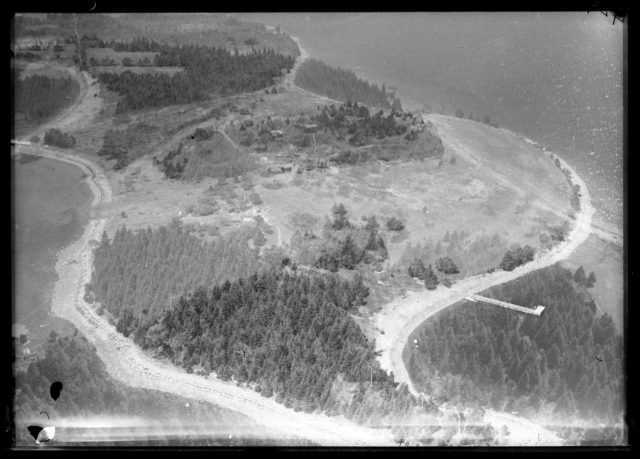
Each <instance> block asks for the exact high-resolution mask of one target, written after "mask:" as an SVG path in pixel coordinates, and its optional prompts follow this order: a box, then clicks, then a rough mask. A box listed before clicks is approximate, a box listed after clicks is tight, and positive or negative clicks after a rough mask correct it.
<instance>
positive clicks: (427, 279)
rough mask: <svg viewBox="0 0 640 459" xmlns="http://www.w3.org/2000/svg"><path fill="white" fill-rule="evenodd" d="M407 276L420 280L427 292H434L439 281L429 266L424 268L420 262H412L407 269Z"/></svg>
mask: <svg viewBox="0 0 640 459" xmlns="http://www.w3.org/2000/svg"><path fill="white" fill-rule="evenodd" d="M407 272H408V274H409V276H411V277H415V278H417V279H420V280H421V281H423V282H424V286H425V287H426V288H427V289H429V290H435V289H436V287H437V286H438V284H439V283H440V281H439V280H438V276H437V275H436V273H435V272H433V269H432V268H431V265H428V266H425V265H424V263H422V260H414V261H413V263H411V264H410V265H409V268H408V269H407Z"/></svg>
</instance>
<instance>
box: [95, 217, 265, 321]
mask: <svg viewBox="0 0 640 459" xmlns="http://www.w3.org/2000/svg"><path fill="white" fill-rule="evenodd" d="M191 230H192V228H191V227H189V226H185V225H182V224H181V223H180V221H179V220H174V221H173V222H172V223H171V224H170V225H168V226H163V227H160V228H159V229H158V230H155V231H153V230H151V229H150V228H149V229H146V230H142V231H139V232H137V233H134V232H133V231H131V230H129V229H126V228H124V227H122V228H120V229H119V230H118V231H117V232H116V233H115V235H114V236H113V240H109V238H108V237H107V235H106V234H104V235H103V237H102V240H101V241H100V244H99V245H98V247H97V248H96V249H95V262H94V272H93V276H92V278H91V282H90V283H89V284H88V286H87V298H88V299H89V300H91V301H93V300H94V299H95V300H96V301H99V302H100V305H101V308H104V309H106V311H108V312H109V313H110V314H111V315H112V316H114V317H116V318H119V317H121V314H124V310H125V309H124V305H127V308H129V309H128V310H129V311H130V312H132V313H133V317H134V318H135V319H136V321H137V320H139V321H141V322H145V321H148V320H149V319H150V318H151V317H152V316H154V315H155V314H157V313H159V312H161V311H162V310H164V309H166V308H168V307H169V306H170V304H171V302H172V301H173V300H174V299H177V298H178V297H179V296H180V295H182V294H187V293H188V292H191V291H193V290H195V288H196V287H200V286H202V285H213V284H217V283H222V282H224V281H226V280H234V279H238V278H241V277H247V276H249V275H251V274H253V273H254V272H255V271H256V270H257V269H258V268H259V267H260V262H259V259H258V251H259V250H258V249H252V248H250V247H249V244H248V241H249V239H250V238H252V237H253V236H254V233H253V232H251V231H248V230H247V231H240V232H235V233H231V234H230V235H229V236H226V237H221V238H220V239H219V240H218V241H216V242H210V243H207V242H204V241H202V240H201V239H199V238H198V237H197V236H195V235H194V234H193V233H192V231H191Z"/></svg>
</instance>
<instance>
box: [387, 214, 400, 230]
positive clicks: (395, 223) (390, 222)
mask: <svg viewBox="0 0 640 459" xmlns="http://www.w3.org/2000/svg"><path fill="white" fill-rule="evenodd" d="M385 226H386V227H387V229H388V230H389V231H402V230H403V229H404V222H403V221H402V220H400V219H399V218H396V217H390V218H388V219H387V222H386V223H385Z"/></svg>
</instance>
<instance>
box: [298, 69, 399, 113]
mask: <svg viewBox="0 0 640 459" xmlns="http://www.w3.org/2000/svg"><path fill="white" fill-rule="evenodd" d="M295 84H296V85H298V86H300V87H302V88H304V89H307V90H309V91H311V92H315V93H319V94H322V95H325V96H327V97H329V98H331V99H335V100H340V101H347V100H351V101H356V102H360V103H361V104H364V105H368V106H371V107H377V108H384V109H390V108H395V109H396V110H398V111H402V104H401V103H400V100H399V99H398V98H397V97H395V96H394V95H393V93H387V91H386V89H385V86H384V85H382V88H380V87H379V86H378V85H377V84H375V83H374V84H372V83H369V82H368V81H366V80H363V79H361V78H359V77H358V76H357V75H356V74H355V73H354V72H353V71H351V70H346V69H342V68H336V67H331V66H329V65H327V64H325V63H324V62H322V61H320V60H318V59H307V60H306V61H304V63H303V64H302V65H301V66H300V68H299V69H298V71H297V72H296V79H295Z"/></svg>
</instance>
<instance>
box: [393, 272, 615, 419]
mask: <svg viewBox="0 0 640 459" xmlns="http://www.w3.org/2000/svg"><path fill="white" fill-rule="evenodd" d="M485 294H487V296H491V297H495V298H499V299H501V300H504V301H509V302H513V303H515V304H519V305H522V306H526V307H535V306H536V305H544V306H545V307H546V309H545V311H544V313H543V314H542V316H540V317H534V316H528V315H527V316H524V315H522V314H518V313H514V312H513V311H510V310H506V309H503V308H498V307H495V306H491V305H485V304H482V303H474V304H470V303H459V304H458V305H455V306H453V307H450V308H447V309H446V310H444V311H442V312H440V313H439V314H437V315H436V316H434V317H432V318H431V319H429V320H428V321H427V322H426V323H424V324H423V325H421V326H420V328H419V329H418V330H417V331H416V332H414V334H413V336H412V337H411V338H410V340H413V339H416V340H417V344H416V345H414V346H411V348H409V347H408V348H407V349H405V359H406V361H407V362H408V367H409V368H410V369H411V373H412V378H413V380H414V381H415V382H416V383H417V385H418V387H421V389H422V390H425V392H427V393H433V394H437V396H438V397H440V398H442V399H450V400H451V401H452V402H464V401H465V400H477V401H479V402H480V403H483V404H486V405H489V406H492V407H494V408H496V409H500V410H507V411H514V410H516V411H522V412H524V413H530V414H536V413H539V412H545V413H546V412H550V413H551V412H552V413H553V416H554V417H555V419H563V418H564V419H570V417H572V416H577V417H579V418H584V419H591V420H597V421H601V422H619V421H620V420H621V416H622V413H623V403H624V402H623V394H624V385H623V367H622V356H623V348H622V346H623V343H622V337H621V336H620V335H619V334H618V333H617V332H616V329H615V327H614V324H613V321H612V320H611V317H610V316H608V315H606V314H605V315H599V314H598V313H597V309H596V305H595V303H594V302H593V300H592V299H591V297H590V296H589V294H588V293H587V291H586V289H585V288H584V287H582V286H580V285H579V284H577V283H576V282H575V281H574V274H572V272H571V271H569V270H567V269H564V268H562V267H560V266H559V265H554V266H552V267H549V268H546V269H542V270H539V271H535V272H533V273H530V274H527V275H526V276H523V277H522V278H519V279H518V280H515V281H513V282H509V283H507V284H504V285H500V286H497V287H494V288H492V289H490V291H489V292H486V293H485Z"/></svg>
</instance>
